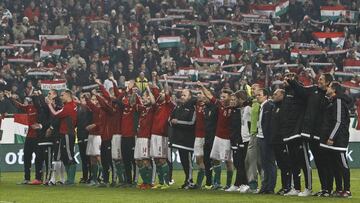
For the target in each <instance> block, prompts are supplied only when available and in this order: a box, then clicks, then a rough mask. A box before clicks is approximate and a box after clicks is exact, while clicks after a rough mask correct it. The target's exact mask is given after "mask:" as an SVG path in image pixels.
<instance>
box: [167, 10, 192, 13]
mask: <svg viewBox="0 0 360 203" xmlns="http://www.w3.org/2000/svg"><path fill="white" fill-rule="evenodd" d="M167 11H168V12H169V13H192V12H193V9H168V10H167Z"/></svg>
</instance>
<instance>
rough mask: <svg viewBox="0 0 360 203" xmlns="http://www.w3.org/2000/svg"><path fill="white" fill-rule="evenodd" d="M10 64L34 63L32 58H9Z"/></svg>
mask: <svg viewBox="0 0 360 203" xmlns="http://www.w3.org/2000/svg"><path fill="white" fill-rule="evenodd" d="M8 62H9V63H33V62H34V60H33V59H32V58H8Z"/></svg>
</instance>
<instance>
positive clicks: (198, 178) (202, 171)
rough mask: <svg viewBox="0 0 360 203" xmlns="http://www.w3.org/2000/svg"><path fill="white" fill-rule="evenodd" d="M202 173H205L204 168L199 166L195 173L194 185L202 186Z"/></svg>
mask: <svg viewBox="0 0 360 203" xmlns="http://www.w3.org/2000/svg"><path fill="white" fill-rule="evenodd" d="M204 175H205V169H203V168H200V169H199V171H198V174H197V179H196V185H197V186H198V187H201V186H202V182H203V179H204Z"/></svg>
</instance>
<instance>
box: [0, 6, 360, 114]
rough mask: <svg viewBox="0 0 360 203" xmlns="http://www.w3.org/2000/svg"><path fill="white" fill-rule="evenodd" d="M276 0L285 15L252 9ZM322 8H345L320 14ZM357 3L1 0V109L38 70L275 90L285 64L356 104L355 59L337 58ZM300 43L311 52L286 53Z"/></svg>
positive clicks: (355, 44) (359, 29)
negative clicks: (342, 90) (170, 40)
mask: <svg viewBox="0 0 360 203" xmlns="http://www.w3.org/2000/svg"><path fill="white" fill-rule="evenodd" d="M283 2H288V3H289V6H288V9H287V10H286V12H285V13H284V14H282V15H279V16H277V15H275V13H272V14H270V15H268V16H267V15H265V16H264V15H254V14H258V13H257V12H258V11H254V10H256V8H257V7H256V6H260V7H261V5H267V6H269V5H270V6H271V5H277V4H279V3H283ZM322 6H330V7H331V6H341V7H343V8H345V9H346V13H350V14H349V15H344V14H341V15H340V16H338V17H337V18H335V19H330V18H329V19H323V16H322V13H321V7H322ZM263 7H266V6H263ZM260 10H261V9H260ZM359 11H360V1H359V0H353V1H349V0H289V1H277V0H220V1H219V0H215V1H212V0H167V1H162V0H127V1H124V0H90V1H87V0H3V1H1V3H0V17H1V19H0V20H1V26H0V91H1V92H0V100H1V108H0V113H4V112H9V111H12V108H9V107H8V104H7V102H6V101H5V100H6V99H4V98H6V95H10V92H11V95H17V97H19V98H20V99H22V100H24V99H25V98H26V97H27V96H31V94H32V92H33V91H34V90H36V89H39V88H40V82H39V81H40V79H44V78H45V79H52V80H57V79H59V80H64V79H66V84H67V87H68V88H69V89H71V90H73V91H74V92H76V93H78V92H80V91H82V89H84V87H87V86H89V85H90V86H91V85H93V84H95V81H94V80H95V79H96V78H99V79H100V80H101V81H102V82H104V83H105V86H107V85H106V83H107V82H106V80H107V79H108V78H109V77H114V79H115V80H116V81H117V83H118V86H119V87H124V86H125V83H126V81H129V80H135V81H136V84H137V85H138V87H139V89H140V90H145V86H146V84H147V83H148V82H153V83H157V84H159V85H160V84H161V76H162V75H164V74H167V75H168V76H170V77H168V78H171V76H173V79H174V81H179V78H181V81H183V83H181V84H179V82H174V81H173V83H171V84H173V88H174V89H178V88H181V87H183V86H187V85H191V84H192V83H191V82H194V81H196V80H201V81H204V82H209V85H210V86H211V87H212V88H213V89H214V90H220V89H222V88H223V87H230V88H231V89H233V90H234V91H237V90H240V89H246V90H249V89H250V88H249V85H251V84H254V83H259V84H261V86H264V87H267V88H269V89H270V90H274V89H275V88H276V87H277V86H281V84H282V82H281V81H282V77H283V74H284V73H286V72H289V71H291V72H296V73H297V74H298V77H299V80H300V81H301V82H302V83H304V84H306V85H312V84H316V82H317V78H318V77H319V75H320V74H321V73H323V72H331V73H333V74H334V77H336V79H337V80H339V81H341V82H342V83H343V85H344V86H346V87H348V92H349V94H351V95H352V96H353V98H354V104H356V103H355V101H356V98H357V97H359V93H360V87H359V84H360V77H359V76H357V75H356V74H360V65H359V66H358V67H357V68H356V66H355V68H354V69H353V71H352V72H348V71H345V70H344V62H345V61H346V60H352V61H357V60H360V20H359V15H358V12H359ZM216 20H220V21H216ZM314 32H324V33H335V32H336V33H339V32H342V33H344V41H343V42H342V43H340V44H336V43H335V41H332V39H330V40H329V39H326V40H325V42H324V41H321V40H319V39H317V38H316V37H314V35H313V33H314ZM40 35H46V36H57V37H59V36H60V38H61V36H66V39H63V38H61V39H60V38H56V37H55V38H54V39H50V38H48V39H47V38H46V37H45V38H40V37H39V36H40ZM160 36H178V37H180V43H179V45H177V46H172V47H168V48H162V47H161V46H159V43H158V40H157V39H158V38H159V37H160ZM277 45H278V47H276V46H277ZM58 49H60V52H58V53H57V54H56V53H55V51H56V50H58ZM300 49H302V50H304V51H309V50H311V51H314V54H308V55H304V54H301V52H300V54H298V55H297V56H296V57H293V56H294V55H293V53H294V50H300ZM44 51H50V52H51V53H50V54H48V55H43V52H44ZM319 51H320V52H322V53H321V54H319ZM298 53H299V52H298ZM309 53H312V52H309ZM210 59H212V60H210ZM234 64H235V65H234ZM291 64H292V65H291ZM293 64H296V65H293ZM312 64H315V65H312ZM316 64H317V65H316ZM358 64H360V63H358ZM30 73H33V74H30ZM45 73H46V74H45ZM184 75H185V77H183V76H184ZM174 76H175V77H174ZM186 76H188V77H186ZM170 82H171V81H170ZM187 82H190V83H187ZM108 85H109V86H108V87H107V88H111V85H112V84H111V83H109V84H108ZM249 91H250V90H249ZM4 94H5V96H4ZM358 103H360V102H358ZM9 105H10V104H9ZM10 113H11V112H10Z"/></svg>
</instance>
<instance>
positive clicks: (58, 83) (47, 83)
mask: <svg viewBox="0 0 360 203" xmlns="http://www.w3.org/2000/svg"><path fill="white" fill-rule="evenodd" d="M40 84H41V90H42V91H43V94H45V95H47V93H48V92H49V91H50V90H52V89H54V90H58V91H61V90H66V88H67V87H66V80H41V81H40Z"/></svg>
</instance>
